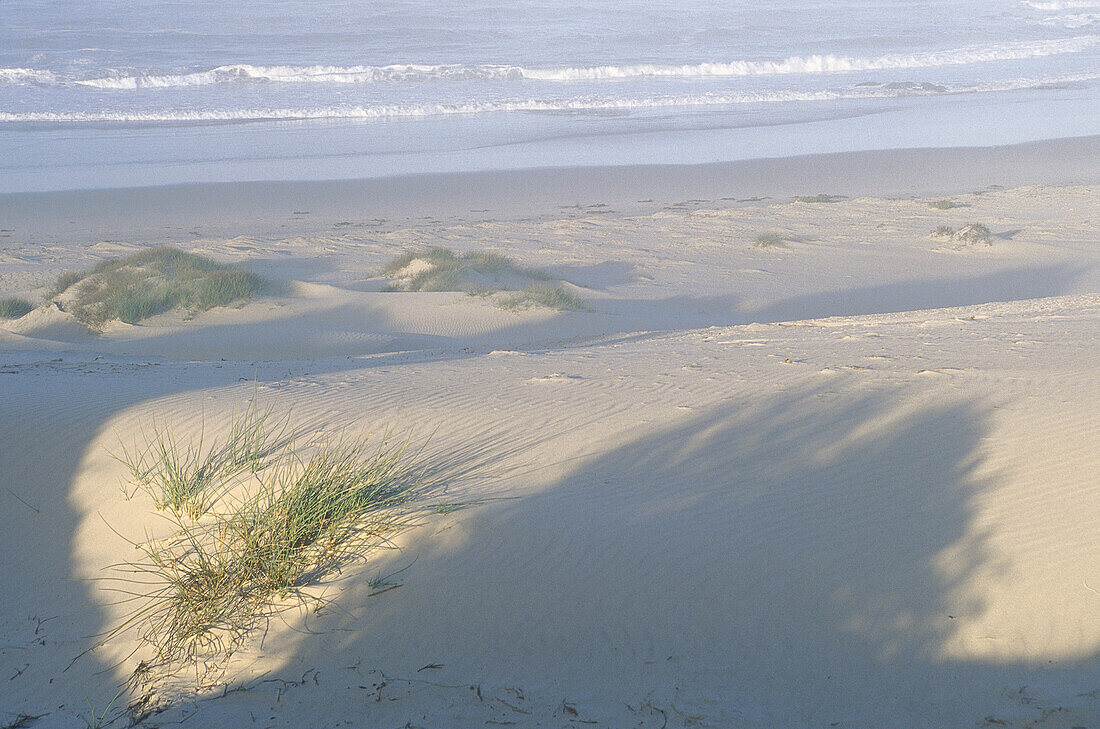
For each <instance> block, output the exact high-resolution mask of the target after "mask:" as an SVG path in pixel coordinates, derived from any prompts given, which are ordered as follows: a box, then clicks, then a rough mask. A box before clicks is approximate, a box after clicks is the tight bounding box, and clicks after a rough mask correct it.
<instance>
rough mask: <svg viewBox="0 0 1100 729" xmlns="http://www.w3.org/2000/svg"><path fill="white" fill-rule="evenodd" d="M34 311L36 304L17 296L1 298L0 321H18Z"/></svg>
mask: <svg viewBox="0 0 1100 729" xmlns="http://www.w3.org/2000/svg"><path fill="white" fill-rule="evenodd" d="M32 311H34V304H32V303H31V302H29V301H27V300H26V299H20V298H18V297H16V296H5V297H3V298H0V319H18V318H19V317H21V316H24V315H25V314H29V313H30V312H32Z"/></svg>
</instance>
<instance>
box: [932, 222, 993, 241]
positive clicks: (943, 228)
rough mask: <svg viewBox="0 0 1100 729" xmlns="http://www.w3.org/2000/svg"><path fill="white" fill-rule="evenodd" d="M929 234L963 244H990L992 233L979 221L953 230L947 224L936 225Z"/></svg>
mask: <svg viewBox="0 0 1100 729" xmlns="http://www.w3.org/2000/svg"><path fill="white" fill-rule="evenodd" d="M929 235H930V236H931V237H933V238H950V239H951V240H954V241H957V242H959V243H961V244H963V245H991V244H992V243H993V234H992V233H991V232H990V230H989V228H987V227H986V226H984V225H982V224H981V223H967V224H966V225H964V226H963V227H961V228H959V229H958V230H955V229H954V228H952V227H951V226H949V225H937V226H936V227H935V228H934V229H933V230H932V232H931V233H929Z"/></svg>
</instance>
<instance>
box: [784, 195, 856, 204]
mask: <svg viewBox="0 0 1100 729" xmlns="http://www.w3.org/2000/svg"><path fill="white" fill-rule="evenodd" d="M843 199H844V196H843V195H826V194H824V193H820V194H817V195H796V196H795V197H794V198H793V200H794V202H800V203H835V202H840V201H841V200H843Z"/></svg>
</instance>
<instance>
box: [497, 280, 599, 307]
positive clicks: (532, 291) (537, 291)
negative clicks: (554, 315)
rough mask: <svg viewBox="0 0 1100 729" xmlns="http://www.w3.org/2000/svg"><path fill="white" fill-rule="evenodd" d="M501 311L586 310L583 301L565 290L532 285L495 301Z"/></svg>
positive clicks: (549, 286)
mask: <svg viewBox="0 0 1100 729" xmlns="http://www.w3.org/2000/svg"><path fill="white" fill-rule="evenodd" d="M497 306H499V307H500V308H502V309H508V310H515V309H528V308H531V307H535V306H543V307H546V308H547V309H557V310H558V311H583V310H585V309H587V308H588V305H587V304H586V303H585V301H584V299H582V298H581V297H580V296H577V295H576V294H575V293H573V292H572V291H570V290H569V289H567V288H565V287H564V286H553V285H550V284H532V285H530V286H528V287H527V288H525V289H523V290H522V291H516V292H514V293H509V294H506V295H504V296H502V297H501V298H500V299H499V300H498V301H497Z"/></svg>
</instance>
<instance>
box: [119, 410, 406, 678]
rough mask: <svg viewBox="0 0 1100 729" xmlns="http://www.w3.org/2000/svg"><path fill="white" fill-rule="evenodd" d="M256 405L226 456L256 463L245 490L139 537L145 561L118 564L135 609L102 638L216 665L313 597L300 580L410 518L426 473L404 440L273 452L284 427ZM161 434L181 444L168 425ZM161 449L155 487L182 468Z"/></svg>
mask: <svg viewBox="0 0 1100 729" xmlns="http://www.w3.org/2000/svg"><path fill="white" fill-rule="evenodd" d="M248 412H251V413H254V414H253V415H247V416H246V417H242V419H241V420H240V422H241V423H242V425H240V427H237V428H236V429H235V430H234V432H235V433H239V434H242V435H240V436H239V437H238V438H237V440H236V441H234V439H233V437H232V436H231V437H230V439H229V441H230V442H235V443H236V445H237V446H238V447H237V448H236V449H234V448H230V447H228V446H225V447H223V448H221V449H219V450H218V452H219V453H229V454H233V453H235V454H237V455H238V458H236V460H235V463H237V464H238V465H239V464H247V465H248V466H249V467H250V468H254V471H253V473H252V477H251V478H250V479H249V482H248V484H249V487H248V488H245V489H244V490H243V492H238V491H234V496H233V497H232V498H230V497H229V496H226V497H225V498H224V499H222V501H220V502H219V505H218V506H217V508H212V509H210V510H208V511H207V512H206V514H205V516H204V518H203V519H202V520H201V521H193V520H190V519H187V518H184V515H183V514H181V513H178V512H175V511H171V510H169V511H168V512H167V513H166V514H165V518H167V519H168V520H169V522H170V523H171V525H172V527H173V528H174V533H173V534H172V536H170V537H168V538H165V539H159V540H150V541H148V542H146V543H143V544H135V545H134V546H135V547H136V548H137V549H138V550H139V552H140V554H141V557H140V558H139V559H138V560H137V561H135V562H127V563H124V564H121V565H117V566H116V567H117V568H118V569H121V570H123V571H124V572H125V573H126V574H127V577H125V578H121V579H120V578H111V579H112V580H113V581H114V582H115V583H116V584H117V583H121V587H115V588H113V589H116V590H118V591H120V592H122V593H124V595H125V598H124V600H127V601H134V602H136V604H137V607H136V608H134V610H133V611H132V612H131V613H130V614H129V615H128V617H127V618H126V619H125V620H124V621H123V623H122V624H121V625H119V626H117V627H116V628H115V629H114V630H112V631H111V632H110V633H109V634H108V635H107V636H106V638H104V642H105V641H106V640H109V639H110V638H111V637H112V636H114V635H117V634H118V633H119V632H121V631H123V630H126V629H128V628H131V627H137V628H138V629H139V630H140V632H141V636H142V638H143V640H144V641H145V642H146V644H147V645H149V646H150V647H151V648H152V649H153V651H154V652H155V656H154V658H153V659H152V661H151V663H152V664H153V665H165V666H166V665H169V664H172V663H174V662H178V661H184V662H186V661H191V660H202V661H203V662H204V663H206V664H207V665H209V664H210V663H211V662H213V663H214V664H217V663H219V662H222V661H224V660H226V659H228V658H229V657H230V656H231V655H232V653H233V652H234V651H235V650H236V649H237V648H238V647H239V646H240V645H241V644H242V642H243V641H244V640H245V639H246V638H247V637H248V635H249V634H250V633H251V632H252V631H253V630H254V629H256V628H257V627H258V626H259V625H260V624H261V623H262V622H263V621H265V620H266V619H268V618H270V617H271V616H273V615H274V614H275V613H277V612H279V611H280V610H282V609H285V608H286V607H287V606H288V605H287V604H286V601H287V600H288V599H292V598H297V599H298V601H299V602H301V601H304V600H307V599H309V598H307V596H306V594H305V593H304V592H303V589H304V588H306V587H307V586H308V585H310V584H313V583H315V582H316V581H317V580H319V579H321V578H322V577H324V576H326V575H328V574H331V573H332V572H334V571H336V570H339V569H340V568H341V567H342V566H344V565H345V564H347V563H348V562H350V561H352V560H355V559H358V558H362V557H363V556H364V555H365V554H366V553H367V552H369V551H370V550H372V549H374V548H378V547H384V546H390V539H391V537H392V536H393V534H394V533H395V532H396V531H397V530H399V529H400V528H401V527H403V526H406V525H407V524H408V523H409V519H410V516H411V514H412V509H411V508H406V507H408V505H409V503H410V502H411V501H412V499H413V498H414V496H415V495H416V494H417V493H418V484H419V479H418V477H417V475H416V474H415V473H414V471H413V470H412V469H411V468H410V467H409V465H408V463H407V461H408V459H407V455H408V454H407V449H408V445H409V441H408V440H405V441H402V442H395V441H394V440H393V439H392V438H391V437H389V435H388V434H383V435H382V436H381V437H379V438H371V437H369V436H360V437H354V438H350V439H349V438H328V439H320V440H319V442H317V443H315V444H314V445H313V446H312V447H311V448H310V449H309V450H307V451H305V452H303V451H301V450H298V449H295V448H294V447H293V446H289V445H288V446H287V447H286V448H284V449H283V450H282V451H280V452H279V453H277V454H270V453H269V452H268V450H269V449H268V448H267V446H268V445H270V444H272V443H275V442H277V441H278V440H279V438H280V437H281V433H282V431H281V430H279V429H278V428H277V427H274V426H273V423H275V422H276V421H271V420H269V419H268V416H267V414H269V413H270V411H269V410H266V411H265V410H258V409H255V408H254V407H253V408H252V409H251V410H250V411H248ZM256 413H258V415H257V414H256ZM161 433H162V439H163V440H165V441H167V442H174V439H173V437H172V436H171V435H170V434H168V430H167V429H163V430H162V431H161ZM256 433H260V435H256ZM160 453H162V451H160V450H154V452H153V458H154V462H153V463H151V464H150V467H151V470H152V471H153V472H154V474H153V476H152V478H153V482H154V483H166V482H168V481H170V480H171V477H170V475H169V472H170V471H171V470H172V469H173V468H174V466H173V462H172V461H171V460H170V459H163V458H162V459H161V460H160V461H159V462H158V461H156V458H157V457H158V454H160ZM225 458H226V459H229V456H225ZM207 462H209V461H207ZM212 470H213V467H212ZM142 477H143V478H149V475H148V474H145V475H143V476H142ZM316 599H320V598H316ZM290 604H291V605H292V604H294V603H293V601H292V602H291V603H290Z"/></svg>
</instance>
